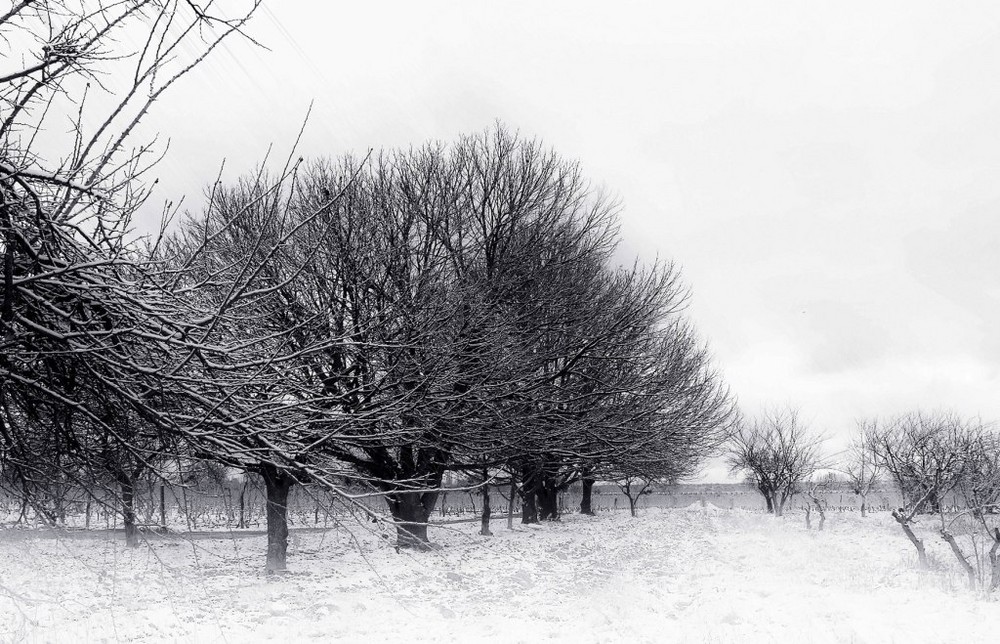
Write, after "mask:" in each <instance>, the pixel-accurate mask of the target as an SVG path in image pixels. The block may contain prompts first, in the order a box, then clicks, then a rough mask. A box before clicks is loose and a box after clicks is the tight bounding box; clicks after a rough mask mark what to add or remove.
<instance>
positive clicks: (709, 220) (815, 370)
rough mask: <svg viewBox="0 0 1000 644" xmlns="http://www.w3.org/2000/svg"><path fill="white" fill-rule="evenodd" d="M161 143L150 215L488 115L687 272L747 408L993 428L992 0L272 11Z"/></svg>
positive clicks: (839, 425) (185, 105) (216, 65)
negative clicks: (255, 172) (274, 165)
mask: <svg viewBox="0 0 1000 644" xmlns="http://www.w3.org/2000/svg"><path fill="white" fill-rule="evenodd" d="M250 31H251V33H253V34H254V35H255V36H256V37H258V38H259V39H260V40H262V41H263V42H264V43H265V44H266V45H267V46H268V47H270V49H271V51H270V52H267V51H261V50H255V49H253V48H252V47H250V46H249V45H246V44H242V43H235V42H234V43H233V44H231V45H230V46H229V47H228V51H226V52H222V53H221V55H219V56H217V57H215V58H213V59H210V60H209V61H208V63H207V64H206V65H205V66H203V67H202V68H201V69H200V70H197V71H196V72H195V75H194V76H192V77H189V78H187V79H185V80H184V83H183V85H182V86H180V87H178V88H176V91H174V92H173V93H172V94H171V95H169V96H168V97H167V98H166V99H165V100H164V101H163V102H162V103H161V104H160V106H159V108H158V111H157V112H156V113H154V114H153V115H152V117H151V118H150V119H149V121H148V122H147V125H149V124H152V126H153V127H155V128H156V129H158V130H160V131H161V132H162V133H163V134H164V135H169V136H170V137H171V139H172V142H171V149H170V154H169V156H168V158H167V159H166V160H165V161H164V162H163V164H162V165H161V166H160V167H159V176H160V177H161V186H162V187H161V189H160V190H159V192H158V193H157V195H158V197H159V198H160V199H161V200H162V199H166V198H176V197H178V196H180V195H181V194H184V193H187V194H188V195H189V198H190V197H197V196H198V195H199V193H200V192H201V190H202V186H204V185H205V184H207V183H209V182H210V181H211V180H212V179H214V176H215V172H216V170H217V169H218V166H219V163H220V162H221V160H222V159H223V158H225V159H227V172H226V175H225V176H226V177H227V178H230V179H232V178H234V177H235V176H236V175H237V174H238V173H239V172H244V171H247V170H249V169H251V168H252V167H253V166H254V165H255V164H256V163H258V162H259V161H260V160H261V158H262V157H263V154H264V151H265V150H266V148H267V146H268V144H271V143H273V144H275V146H276V149H278V150H281V151H282V153H287V150H288V147H289V146H290V145H291V142H292V141H293V139H294V137H295V133H296V132H297V130H298V128H299V126H300V125H301V122H302V118H303V116H304V114H305V112H306V109H307V107H308V105H309V103H310V101H314V102H315V105H314V108H313V112H312V118H311V120H310V122H309V124H308V128H307V131H306V141H305V143H304V144H303V146H302V147H301V149H300V152H301V153H303V154H306V155H313V154H327V155H338V154H341V153H344V152H347V151H354V152H362V153H363V152H364V151H365V150H367V149H368V148H369V147H376V148H377V147H381V146H407V145H410V144H417V145H418V144H420V143H422V142H424V141H427V140H429V139H441V140H451V139H454V138H455V137H456V135H458V134H460V133H465V132H472V131H478V130H481V129H483V128H486V127H489V126H490V125H491V124H492V123H493V122H494V120H496V119H500V120H502V121H503V122H504V123H506V124H507V125H508V126H509V127H511V128H514V129H520V130H521V132H522V133H524V134H526V135H529V136H539V137H540V138H542V139H543V140H544V141H545V143H547V144H548V145H551V146H553V147H554V148H555V149H556V150H558V151H559V152H560V153H562V154H563V155H564V156H566V157H570V158H576V159H579V160H580V161H581V163H582V165H583V168H584V172H585V173H586V174H587V176H589V177H590V178H591V179H592V180H593V181H594V182H595V183H598V184H602V185H604V186H606V187H607V188H608V189H609V190H611V191H613V192H614V193H616V194H618V195H619V196H620V197H621V199H622V201H623V202H624V210H623V228H622V232H623V237H624V242H623V251H624V253H625V254H627V255H636V254H637V255H639V256H640V257H641V258H644V259H652V258H654V257H656V256H657V255H658V256H660V257H663V258H672V259H674V260H676V261H677V262H678V263H679V264H680V265H681V266H682V267H683V270H684V275H685V279H686V281H687V282H688V283H689V284H690V286H691V287H692V289H693V292H694V298H693V300H692V303H691V307H690V311H689V314H690V317H691V318H692V319H693V320H694V322H695V324H696V325H697V327H698V329H699V330H700V332H701V333H702V334H703V335H704V337H705V338H706V339H707V340H708V342H709V343H710V346H711V348H712V351H713V353H714V355H715V356H716V361H717V364H718V366H719V368H720V370H721V371H722V372H723V374H724V376H725V377H726V379H727V381H728V383H729V384H730V385H731V387H732V389H733V391H734V392H735V393H736V394H737V395H738V397H739V399H740V401H741V404H742V405H743V407H744V409H746V410H748V411H750V412H754V411H756V410H757V409H758V408H759V405H760V404H762V403H768V402H775V403H791V404H794V405H798V406H800V407H801V409H802V412H803V416H804V418H806V419H807V420H809V421H810V422H811V424H812V425H813V427H815V428H816V429H818V430H821V431H825V432H827V433H828V434H830V435H831V436H833V437H834V438H833V439H832V440H831V441H830V448H831V450H832V451H835V450H836V449H837V448H839V447H840V446H841V445H842V443H843V441H844V439H843V437H844V436H846V435H847V433H849V432H850V430H851V429H852V427H853V419H854V418H856V417H859V416H864V415H874V414H891V413H895V412H899V411H904V410H908V409H914V408H927V409H934V408H953V409H956V410H958V411H960V412H962V413H965V414H981V415H982V416H983V417H984V418H987V419H994V418H996V419H1000V371H998V366H1000V324H998V323H1000V255H998V253H997V250H996V249H997V245H998V242H1000V221H998V219H997V217H996V216H995V214H994V213H995V211H997V207H998V205H1000V5H997V4H996V3H992V2H978V3H976V2H963V3H930V2H917V1H914V0H908V1H906V2H896V3H881V2H870V1H866V2H853V1H846V2H845V1H843V0H841V1H838V2H808V3H805V2H801V1H798V0H789V1H786V2H752V3H751V2H746V1H745V0H734V1H730V2H691V1H686V2H656V3H653V2H614V3H611V2H581V1H579V0H575V1H573V2H546V3H538V2H505V3H502V7H501V5H500V3H491V4H488V5H487V4H486V3H472V2H467V1H466V2H446V3H441V2H420V3H415V2H399V3H387V2H354V3H339V2H338V3H327V2H324V3H317V2H309V3H306V2H304V1H302V0H283V1H282V2H277V1H275V0H272V1H270V2H268V3H267V5H266V7H265V10H264V11H263V12H262V13H261V14H260V15H259V16H258V17H257V19H256V21H255V22H254V23H253V24H252V26H251V29H250Z"/></svg>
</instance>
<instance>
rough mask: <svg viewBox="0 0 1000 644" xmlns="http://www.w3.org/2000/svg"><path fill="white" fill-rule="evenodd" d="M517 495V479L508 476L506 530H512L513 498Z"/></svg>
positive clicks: (512, 474)
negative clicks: (508, 493) (508, 492)
mask: <svg viewBox="0 0 1000 644" xmlns="http://www.w3.org/2000/svg"><path fill="white" fill-rule="evenodd" d="M516 495H517V479H516V478H514V473H513V472H511V475H510V496H509V497H508V498H507V529H508V530H513V529H514V497H515V496H516Z"/></svg>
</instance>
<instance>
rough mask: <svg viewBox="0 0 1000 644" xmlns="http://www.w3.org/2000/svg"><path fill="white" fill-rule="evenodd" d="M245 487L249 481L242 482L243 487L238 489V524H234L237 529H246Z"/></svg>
mask: <svg viewBox="0 0 1000 644" xmlns="http://www.w3.org/2000/svg"><path fill="white" fill-rule="evenodd" d="M247 485H249V481H244V482H243V487H241V488H240V522H239V523H238V524H236V527H237V528H246V527H248V526H247V514H246V511H247V501H246V495H247Z"/></svg>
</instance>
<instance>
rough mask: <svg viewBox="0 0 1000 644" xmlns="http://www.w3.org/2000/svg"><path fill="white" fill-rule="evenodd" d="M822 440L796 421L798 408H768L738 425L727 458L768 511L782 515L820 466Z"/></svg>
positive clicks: (797, 419) (731, 466) (732, 468)
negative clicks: (756, 492) (761, 497)
mask: <svg viewBox="0 0 1000 644" xmlns="http://www.w3.org/2000/svg"><path fill="white" fill-rule="evenodd" d="M821 443H822V439H821V438H820V437H818V436H816V435H814V434H811V433H810V432H809V430H808V429H807V428H806V427H805V426H804V425H803V424H802V423H801V422H800V421H799V412H798V411H797V410H795V409H793V408H786V409H778V408H775V409H768V410H765V411H764V412H763V413H762V414H761V415H760V416H759V417H758V418H755V419H751V420H745V421H743V422H741V423H740V424H739V426H738V428H737V430H736V431H735V432H734V435H733V438H732V440H731V444H730V450H729V455H728V457H727V460H728V463H729V466H730V468H731V470H732V471H733V472H742V473H744V474H746V476H747V482H748V484H750V485H752V486H753V487H754V488H756V489H757V490H758V491H759V492H760V493H761V494H762V495H763V496H764V500H765V502H766V504H767V511H768V512H770V513H773V514H775V515H776V516H781V515H782V514H783V512H784V508H785V504H786V503H787V502H788V500H789V499H791V498H792V497H793V496H794V495H795V494H796V493H797V492H799V490H800V486H801V485H802V483H803V482H804V481H806V480H807V479H808V478H809V477H810V476H811V475H812V474H813V472H815V471H816V469H817V468H818V467H819V466H820V445H821Z"/></svg>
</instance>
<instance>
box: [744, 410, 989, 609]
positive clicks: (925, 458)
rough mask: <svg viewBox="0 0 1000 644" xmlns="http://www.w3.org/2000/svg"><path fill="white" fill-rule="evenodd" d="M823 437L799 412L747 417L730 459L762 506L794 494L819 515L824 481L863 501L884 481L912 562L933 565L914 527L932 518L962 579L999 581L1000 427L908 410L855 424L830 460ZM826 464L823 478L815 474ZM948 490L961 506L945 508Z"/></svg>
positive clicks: (776, 508) (772, 506) (776, 505)
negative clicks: (838, 483) (894, 496)
mask: <svg viewBox="0 0 1000 644" xmlns="http://www.w3.org/2000/svg"><path fill="white" fill-rule="evenodd" d="M822 442H823V440H822V437H821V436H820V435H818V434H816V433H814V432H812V431H810V430H809V428H808V427H807V426H806V425H805V424H804V423H803V422H802V421H801V420H800V418H799V414H798V412H797V410H795V409H770V410H766V411H765V412H763V413H762V414H761V415H760V416H758V417H757V418H754V419H745V420H742V421H741V422H740V423H739V427H738V428H737V429H736V431H734V433H733V438H732V440H731V443H730V446H729V455H728V461H729V464H730V467H731V468H732V469H733V471H735V472H742V473H744V474H745V475H746V482H747V483H748V484H749V485H751V486H752V487H754V488H755V489H757V490H758V491H759V492H760V493H761V495H762V496H763V497H764V500H765V504H766V508H767V511H768V512H770V513H773V514H775V515H778V516H781V514H782V513H783V511H784V508H785V506H786V504H787V503H788V501H789V500H790V499H792V498H793V497H794V496H796V495H801V496H803V497H805V499H806V505H805V506H804V507H805V508H806V511H807V521H808V520H809V512H810V511H811V509H812V508H813V507H815V508H816V509H817V510H818V511H819V513H820V529H822V521H823V520H824V519H825V517H824V515H823V510H824V505H823V502H822V501H821V499H820V498H819V492H821V491H822V490H823V488H824V486H828V485H829V484H830V482H831V478H830V476H831V475H834V476H833V480H836V478H837V475H839V476H840V477H842V479H843V481H844V482H845V483H846V484H847V486H848V487H849V489H850V490H851V491H852V492H854V494H856V495H857V496H858V497H859V499H860V501H861V506H860V508H861V515H862V516H865V515H866V513H867V507H868V497H869V495H870V494H871V493H872V492H873V491H874V490H875V489H876V488H877V487H878V486H879V485H884V484H889V485H891V486H893V487H894V488H895V489H896V490H897V491H898V492H899V494H900V498H901V499H902V505H901V506H900V507H898V508H895V509H893V510H892V511H891V515H892V518H893V519H894V521H895V522H896V524H897V525H899V527H900V529H901V530H902V532H903V534H904V535H905V536H906V538H907V539H908V540H909V541H910V543H912V545H913V547H914V549H915V551H916V554H917V561H918V564H919V565H920V566H921V567H922V568H927V567H928V566H929V559H928V555H927V551H926V545H925V543H924V539H923V538H922V537H921V536H919V535H918V534H917V531H915V530H914V528H915V526H916V524H917V522H918V521H919V520H920V519H921V518H924V519H929V520H930V522H928V521H925V522H924V525H934V526H935V528H934V529H935V532H936V533H937V535H938V536H939V537H940V538H941V539H942V540H944V541H945V542H946V543H947V544H948V547H949V550H950V551H951V552H952V554H953V555H954V557H955V560H956V561H957V562H958V564H959V565H960V566H961V568H962V570H963V572H964V573H965V574H966V575H967V577H968V583H969V586H970V588H976V587H984V588H988V589H989V590H996V589H998V588H1000V431H998V430H997V427H996V426H995V425H994V424H992V423H987V422H984V421H983V420H982V419H980V418H975V417H963V416H961V415H959V414H957V413H954V412H949V411H937V412H926V411H914V412H909V413H904V414H899V415H896V416H890V417H887V418H864V419H861V420H859V421H858V422H857V428H856V431H855V433H854V436H853V439H852V441H851V443H850V445H849V447H848V449H847V450H846V452H845V453H844V454H843V455H842V456H841V458H840V459H839V460H840V462H836V461H835V460H833V459H830V458H828V457H827V456H826V455H824V454H823V452H822ZM821 470H826V472H827V474H826V475H825V476H822V477H821V476H819V473H820V471H821ZM949 495H951V497H952V498H955V499H957V500H959V501H960V504H961V507H959V508H949V507H947V504H946V502H945V499H946V497H947V496H949Z"/></svg>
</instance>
